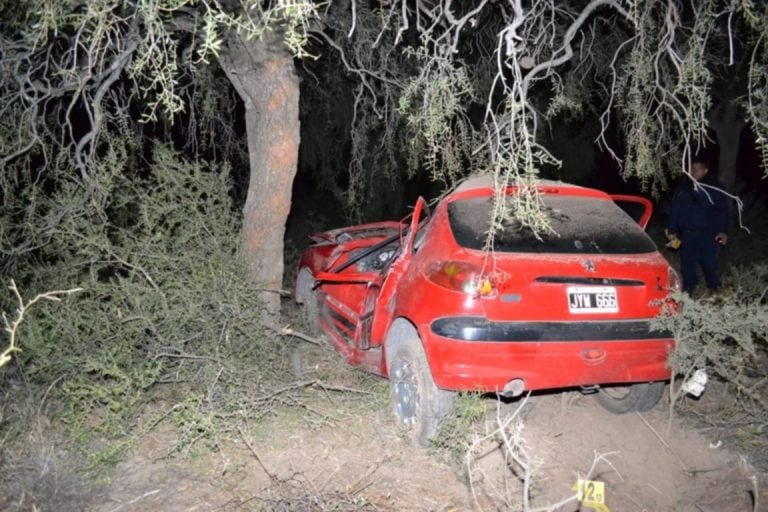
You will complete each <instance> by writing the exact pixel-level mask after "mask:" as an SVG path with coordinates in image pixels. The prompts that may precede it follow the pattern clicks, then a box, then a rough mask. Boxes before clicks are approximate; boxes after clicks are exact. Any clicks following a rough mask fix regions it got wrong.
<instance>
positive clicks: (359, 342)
mask: <svg viewBox="0 0 768 512" xmlns="http://www.w3.org/2000/svg"><path fill="white" fill-rule="evenodd" d="M424 205H425V202H424V200H423V199H421V198H419V200H418V201H417V204H416V207H415V208H414V212H413V214H412V215H411V219H410V222H409V224H408V225H407V228H406V229H404V230H402V231H401V232H400V233H399V234H398V235H397V236H393V237H390V238H388V239H384V240H382V241H381V242H379V243H377V244H374V245H372V246H371V247H369V248H367V250H364V251H361V252H360V253H358V254H356V255H354V256H353V257H351V258H349V259H348V260H347V261H346V262H345V263H343V264H341V265H338V266H337V267H336V268H332V269H330V270H329V271H327V272H320V273H318V274H317V275H316V276H315V280H316V283H317V296H318V300H319V303H320V304H321V308H320V315H321V320H322V321H323V322H324V323H325V325H326V326H327V327H328V329H327V330H326V331H328V330H330V333H329V334H331V336H332V338H333V342H334V344H335V345H336V347H337V350H339V351H340V352H342V353H343V354H345V355H346V356H347V359H348V360H349V362H350V363H352V364H363V365H364V366H366V367H370V369H371V370H373V371H378V359H377V357H376V356H375V355H374V356H372V357H371V358H367V357H366V356H365V354H364V353H365V352H366V351H369V350H370V349H371V348H377V347H378V345H379V343H378V340H377V341H375V342H374V343H372V339H371V330H372V325H373V321H374V318H376V317H377V308H378V307H379V305H380V304H382V297H381V294H382V291H384V292H385V294H386V297H387V299H386V300H388V298H389V297H391V295H392V293H393V283H394V282H396V281H397V278H398V277H399V276H400V275H401V274H402V269H403V268H405V266H406V264H407V261H408V260H409V256H410V253H411V252H412V247H413V239H414V235H415V232H416V228H418V223H419V220H420V219H421V216H422V212H423V211H424ZM406 219H407V218H406ZM403 225H405V221H404V222H403ZM392 248H395V249H396V253H395V254H396V255H395V256H394V257H393V258H391V260H390V261H387V263H386V265H384V267H383V268H380V269H379V268H377V269H375V270H371V271H363V272H361V271H359V268H357V267H358V266H359V262H361V261H364V260H366V259H369V258H374V259H375V258H378V257H379V256H381V255H382V254H387V252H388V251H391V250H392Z"/></svg>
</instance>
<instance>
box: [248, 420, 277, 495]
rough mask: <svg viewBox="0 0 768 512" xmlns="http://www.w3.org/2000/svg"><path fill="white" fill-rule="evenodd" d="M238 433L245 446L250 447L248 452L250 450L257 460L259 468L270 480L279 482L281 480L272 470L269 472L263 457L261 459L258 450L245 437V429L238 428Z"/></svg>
mask: <svg viewBox="0 0 768 512" xmlns="http://www.w3.org/2000/svg"><path fill="white" fill-rule="evenodd" d="M237 431H238V432H239V433H240V438H241V439H242V440H243V442H244V443H245V446H247V447H248V450H250V452H251V454H252V455H253V458H255V459H256V462H258V463H259V466H261V469H262V470H263V471H264V473H266V475H267V476H268V477H269V479H270V480H272V481H273V482H279V481H280V479H279V478H277V475H275V474H274V473H272V472H271V471H270V470H268V469H267V466H265V465H264V462H262V460H261V457H259V453H258V452H257V451H256V449H255V448H254V447H253V445H252V444H251V442H250V441H249V440H248V438H247V437H246V435H245V432H243V429H242V428H241V427H237Z"/></svg>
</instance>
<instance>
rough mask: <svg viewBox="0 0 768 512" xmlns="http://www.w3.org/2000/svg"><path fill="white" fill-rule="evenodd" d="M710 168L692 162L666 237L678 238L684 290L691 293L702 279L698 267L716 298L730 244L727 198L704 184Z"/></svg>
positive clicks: (676, 198) (674, 200) (708, 293)
mask: <svg viewBox="0 0 768 512" xmlns="http://www.w3.org/2000/svg"><path fill="white" fill-rule="evenodd" d="M708 173H709V167H708V166H707V163H706V162H705V161H703V160H699V159H696V160H694V161H693V163H692V164H691V170H690V174H691V178H693V180H689V181H688V182H687V183H685V184H684V185H683V186H682V187H680V188H679V189H678V190H677V192H675V195H674V196H673V197H672V205H671V206H672V207H671V211H670V215H669V226H668V229H667V238H668V239H669V240H670V242H672V243H673V244H674V243H676V242H675V241H677V240H679V242H680V243H681V244H682V245H681V246H680V267H681V271H682V274H683V291H684V292H686V293H687V294H689V295H691V294H692V293H693V291H694V290H695V289H696V285H697V284H698V282H699V278H698V269H699V267H701V269H702V271H703V272H704V280H705V282H706V285H707V291H706V292H705V293H704V297H706V298H710V297H714V296H715V295H716V294H717V292H718V290H719V288H720V284H721V282H720V269H719V267H720V250H721V248H722V247H724V246H725V244H727V243H728V224H729V215H728V200H727V197H726V195H725V194H724V193H723V192H722V191H720V190H718V189H716V188H712V187H711V186H710V187H704V186H702V185H701V184H702V183H705V184H706V183H707V180H706V177H707V174H708Z"/></svg>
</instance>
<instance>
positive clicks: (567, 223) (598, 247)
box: [448, 194, 656, 254]
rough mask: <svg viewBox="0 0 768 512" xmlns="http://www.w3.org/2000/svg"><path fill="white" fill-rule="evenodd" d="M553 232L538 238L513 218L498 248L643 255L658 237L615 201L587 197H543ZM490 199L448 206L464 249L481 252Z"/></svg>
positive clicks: (499, 236) (497, 241) (495, 243)
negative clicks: (646, 229)
mask: <svg viewBox="0 0 768 512" xmlns="http://www.w3.org/2000/svg"><path fill="white" fill-rule="evenodd" d="M542 199H543V203H544V211H545V212H546V214H547V216H548V217H549V221H550V226H551V228H552V232H548V233H540V235H539V236H540V239H538V238H536V236H534V234H533V233H532V232H531V230H530V229H528V228H525V227H522V226H521V225H520V224H519V223H518V222H514V221H513V222H508V223H506V224H505V225H504V229H502V230H500V231H498V232H497V233H496V234H495V236H494V240H493V247H494V250H495V251H497V252H540V253H562V254H572V253H583V254H637V253H647V252H653V251H655V250H656V246H655V245H654V243H653V241H652V240H651V239H650V237H648V235H646V234H645V232H644V231H643V230H642V229H640V226H638V225H637V223H636V222H635V221H634V220H632V218H630V217H629V215H627V214H626V213H625V212H624V211H623V210H622V209H621V208H619V207H618V206H617V205H616V204H615V203H614V202H613V201H610V200H606V199H598V198H592V197H583V196H560V195H554V194H552V195H545V196H543V198H542ZM491 210H492V199H491V198H490V197H482V198H473V199H465V200H461V201H455V202H453V203H451V204H449V205H448V219H449V222H450V225H451V231H452V232H453V236H454V238H455V239H456V242H458V244H459V245H461V246H462V247H466V248H468V249H478V250H481V249H483V247H484V246H485V237H486V233H487V232H488V229H489V226H490V220H491Z"/></svg>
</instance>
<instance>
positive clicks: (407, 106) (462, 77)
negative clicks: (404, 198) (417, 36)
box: [398, 47, 476, 184]
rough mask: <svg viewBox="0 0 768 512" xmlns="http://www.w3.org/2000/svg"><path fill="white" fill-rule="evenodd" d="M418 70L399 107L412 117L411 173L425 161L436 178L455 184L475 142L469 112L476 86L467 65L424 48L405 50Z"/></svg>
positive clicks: (462, 175)
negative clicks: (470, 77) (468, 72)
mask: <svg viewBox="0 0 768 512" xmlns="http://www.w3.org/2000/svg"><path fill="white" fill-rule="evenodd" d="M405 54H406V55H410V56H411V57H412V58H413V60H414V61H415V64H416V66H417V69H419V70H420V71H419V73H418V74H416V75H414V76H412V77H410V78H409V79H408V80H407V82H406V83H405V86H404V89H403V91H402V93H401V94H400V97H399V103H398V110H399V112H400V115H402V116H404V117H405V118H406V119H407V120H408V128H409V131H410V136H409V137H408V139H409V140H410V144H409V147H408V161H409V166H408V167H409V172H410V174H411V175H413V174H415V173H416V171H417V170H418V169H419V167H420V166H421V165H424V166H425V167H426V170H427V172H429V173H430V177H431V179H432V180H433V181H443V182H445V183H446V184H452V183H454V182H455V181H456V180H458V179H459V178H462V177H464V176H465V175H466V168H467V164H468V163H470V162H471V160H472V159H471V153H472V150H473V149H474V143H475V142H476V141H474V140H473V138H472V126H471V123H470V120H469V118H468V117H467V115H466V105H467V104H468V103H469V102H471V101H473V89H472V85H471V84H470V81H469V77H468V76H467V73H466V69H465V66H463V65H461V64H460V63H457V62H455V61H454V60H453V59H447V58H444V57H440V56H435V55H430V53H429V50H428V49H427V48H425V47H421V48H419V49H416V50H406V51H405Z"/></svg>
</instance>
